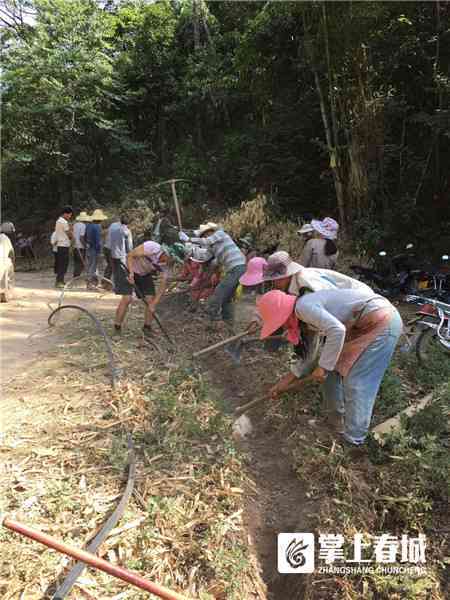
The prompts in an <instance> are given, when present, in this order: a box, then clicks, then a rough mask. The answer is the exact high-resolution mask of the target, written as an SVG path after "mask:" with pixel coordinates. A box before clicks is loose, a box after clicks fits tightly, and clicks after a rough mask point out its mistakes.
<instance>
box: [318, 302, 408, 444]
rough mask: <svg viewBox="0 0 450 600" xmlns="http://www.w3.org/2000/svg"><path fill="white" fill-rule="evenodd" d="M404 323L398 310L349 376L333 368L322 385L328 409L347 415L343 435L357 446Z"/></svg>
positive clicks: (367, 423)
mask: <svg viewBox="0 0 450 600" xmlns="http://www.w3.org/2000/svg"><path fill="white" fill-rule="evenodd" d="M402 329H403V323H402V319H401V317H400V315H399V313H398V311H397V310H395V311H394V314H393V316H392V318H391V321H390V323H389V325H388V327H387V328H386V329H385V330H384V331H383V332H382V333H380V335H379V336H377V337H376V338H375V340H374V341H373V342H372V343H371V344H370V345H369V346H368V347H367V348H366V349H365V350H364V352H363V353H362V354H361V356H360V357H359V358H358V360H357V361H356V362H355V364H354V365H353V366H352V368H351V369H350V371H349V373H348V374H347V376H346V377H342V376H341V375H340V374H339V373H338V372H337V371H332V372H331V373H330V374H329V375H328V377H327V378H326V380H325V383H324V384H323V388H322V392H323V397H324V401H325V409H326V410H328V411H335V412H337V413H339V414H340V415H342V416H343V417H344V421H345V430H344V434H343V435H344V438H345V439H346V440H347V441H348V442H350V443H352V444H356V445H360V444H362V443H363V442H364V440H365V439H366V436H367V433H368V431H369V426H370V420H371V418H372V411H373V406H374V403H375V398H376V396H377V394H378V390H379V388H380V384H381V381H382V379H383V376H384V373H385V371H386V369H387V368H388V366H389V363H390V362H391V358H392V355H393V353H394V350H395V346H396V344H397V341H398V338H399V337H400V334H401V333H402Z"/></svg>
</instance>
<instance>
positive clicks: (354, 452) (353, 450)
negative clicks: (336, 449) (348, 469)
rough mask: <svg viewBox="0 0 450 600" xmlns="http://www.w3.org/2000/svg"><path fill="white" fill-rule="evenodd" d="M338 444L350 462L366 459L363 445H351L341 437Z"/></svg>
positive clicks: (365, 450)
mask: <svg viewBox="0 0 450 600" xmlns="http://www.w3.org/2000/svg"><path fill="white" fill-rule="evenodd" d="M340 444H341V446H342V447H343V448H344V451H345V453H346V454H347V456H348V457H349V458H351V459H352V460H363V459H364V458H367V457H368V454H367V448H366V446H364V445H363V444H352V443H351V442H349V441H348V440H346V439H345V438H344V437H343V436H341V439H340Z"/></svg>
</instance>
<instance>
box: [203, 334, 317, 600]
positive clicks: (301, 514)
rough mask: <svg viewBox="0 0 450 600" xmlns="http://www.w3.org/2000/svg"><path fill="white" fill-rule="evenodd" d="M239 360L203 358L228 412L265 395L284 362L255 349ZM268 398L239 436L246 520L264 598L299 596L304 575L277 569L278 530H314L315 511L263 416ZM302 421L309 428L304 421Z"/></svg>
mask: <svg viewBox="0 0 450 600" xmlns="http://www.w3.org/2000/svg"><path fill="white" fill-rule="evenodd" d="M205 345H207V344H205ZM223 356H225V358H223ZM218 358H219V359H220V360H218ZM241 361H242V364H241V365H240V366H235V365H233V363H232V361H231V360H230V358H229V357H228V356H227V355H223V354H222V355H221V356H220V355H218V354H215V355H214V354H211V355H210V356H209V357H208V358H205V359H203V363H202V364H203V366H202V368H203V369H205V372H207V373H208V376H209V378H210V380H211V382H212V383H214V385H215V386H216V387H217V388H218V389H219V390H220V392H221V394H222V397H223V400H224V401H225V406H226V408H227V410H230V412H231V411H232V410H234V408H236V407H237V406H238V405H240V404H243V403H245V402H248V401H250V400H251V399H253V398H258V397H260V396H262V395H264V393H265V392H266V391H267V390H268V389H269V387H270V386H271V385H273V383H274V382H275V381H276V380H277V378H278V376H279V374H280V373H281V372H284V371H286V365H282V364H281V365H280V359H279V358H278V357H277V355H273V354H272V355H270V354H267V353H264V352H261V351H260V350H258V349H254V350H251V351H249V352H248V353H247V354H245V353H243V354H242V358H241ZM267 402H268V403H264V402H263V403H261V404H260V405H259V406H258V407H256V408H255V409H253V410H252V411H251V412H249V413H248V414H247V416H248V417H249V418H250V420H251V423H252V426H253V431H252V434H251V435H249V436H248V437H246V438H245V439H243V440H241V441H240V442H238V446H239V447H240V450H241V451H242V452H244V453H245V454H246V456H247V460H246V470H247V472H246V475H247V477H248V478H249V479H250V480H251V481H252V482H253V483H254V485H255V488H256V493H255V490H254V489H250V487H249V489H248V490H247V495H246V509H245V514H244V524H245V527H246V529H247V532H248V539H249V542H250V544H251V546H252V550H253V551H254V553H255V554H256V556H257V558H258V562H259V565H260V568H261V577H262V579H263V580H264V583H265V584H266V586H267V591H268V596H267V600H286V599H287V598H289V600H297V599H299V600H300V599H301V598H303V597H304V588H303V585H302V584H303V578H302V577H298V576H292V575H291V576H290V575H284V574H280V573H278V569H277V536H278V534H279V533H288V532H289V533H290V532H312V529H311V524H310V519H309V515H310V514H311V513H313V512H314V506H313V502H312V501H310V500H308V498H307V496H306V493H305V492H306V490H305V488H304V485H303V483H302V482H301V481H300V479H299V477H298V475H297V474H296V473H295V472H294V471H293V469H292V464H293V461H292V457H291V456H290V454H291V453H290V450H289V447H288V445H287V444H286V438H285V435H284V432H283V431H278V430H277V429H276V428H274V426H273V423H271V419H269V418H268V417H267V409H268V407H269V408H272V407H270V404H269V403H270V400H268V401H267ZM304 425H305V429H307V428H308V425H307V424H306V423H305V424H304ZM310 433H311V435H314V434H313V432H310ZM252 487H253V486H252Z"/></svg>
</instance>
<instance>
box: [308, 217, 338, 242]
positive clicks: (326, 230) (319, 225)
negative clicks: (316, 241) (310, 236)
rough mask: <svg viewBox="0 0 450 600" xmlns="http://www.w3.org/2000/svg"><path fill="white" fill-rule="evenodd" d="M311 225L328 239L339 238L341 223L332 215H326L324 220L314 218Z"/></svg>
mask: <svg viewBox="0 0 450 600" xmlns="http://www.w3.org/2000/svg"><path fill="white" fill-rule="evenodd" d="M311 226H312V228H313V229H314V230H315V231H317V232H318V233H320V235H321V236H323V237H324V238H325V239H327V240H335V239H336V238H337V234H338V230H339V224H338V223H337V222H336V221H335V220H334V219H332V218H331V217H325V219H324V220H323V221H318V220H316V219H313V220H312V221H311Z"/></svg>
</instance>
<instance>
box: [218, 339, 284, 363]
mask: <svg viewBox="0 0 450 600" xmlns="http://www.w3.org/2000/svg"><path fill="white" fill-rule="evenodd" d="M267 341H275V342H279V344H280V345H281V344H282V343H286V344H287V343H288V341H287V339H286V338H285V337H284V336H283V335H271V336H269V337H267V338H265V339H264V340H261V339H260V338H257V337H253V338H248V340H243V341H242V342H240V343H238V344H233V345H232V346H229V347H228V348H225V352H226V353H227V354H229V356H230V357H231V358H232V360H233V362H234V364H235V365H240V364H241V354H242V350H243V349H244V348H245V347H246V346H250V345H252V344H257V343H258V342H259V343H263V344H265V342H267ZM268 351H269V352H270V351H271V350H268ZM272 352H273V350H272Z"/></svg>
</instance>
